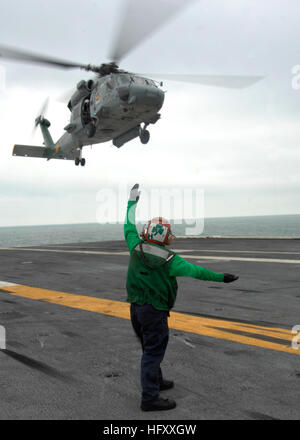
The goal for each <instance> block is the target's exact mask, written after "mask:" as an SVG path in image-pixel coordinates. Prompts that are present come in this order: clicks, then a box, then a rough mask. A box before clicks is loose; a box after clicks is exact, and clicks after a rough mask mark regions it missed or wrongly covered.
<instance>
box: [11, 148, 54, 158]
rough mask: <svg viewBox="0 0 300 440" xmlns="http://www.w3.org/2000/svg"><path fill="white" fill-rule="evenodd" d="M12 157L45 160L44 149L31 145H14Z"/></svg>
mask: <svg viewBox="0 0 300 440" xmlns="http://www.w3.org/2000/svg"><path fill="white" fill-rule="evenodd" d="M13 156H23V157H44V158H47V155H46V148H45V147H34V146H33V145H15V146H14V149H13Z"/></svg>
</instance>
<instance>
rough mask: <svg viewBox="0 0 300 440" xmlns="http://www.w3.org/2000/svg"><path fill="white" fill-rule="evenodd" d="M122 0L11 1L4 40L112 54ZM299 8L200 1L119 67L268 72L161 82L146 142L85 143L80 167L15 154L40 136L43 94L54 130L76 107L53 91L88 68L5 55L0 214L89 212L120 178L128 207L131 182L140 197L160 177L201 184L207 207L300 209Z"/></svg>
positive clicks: (54, 50)
mask: <svg viewBox="0 0 300 440" xmlns="http://www.w3.org/2000/svg"><path fill="white" fill-rule="evenodd" d="M166 1H167V2H169V4H171V5H172V0H164V2H166ZM176 1H180V0H176ZM137 2H138V3H139V4H140V2H141V0H137ZM161 2H162V0H157V1H154V0H152V1H151V7H152V8H157V10H158V11H159V7H160V4H161ZM123 4H124V1H123V0H114V1H113V2H112V1H111V0H101V1H100V0H93V1H92V0H86V1H85V2H82V1H79V0H72V1H69V0H59V1H58V0H52V1H51V2H42V1H41V0H22V2H20V1H19V0H10V1H8V0H4V1H2V2H1V3H0V44H5V45H9V46H15V47H19V48H22V49H26V50H30V51H33V52H37V53H42V54H45V55H50V56H56V57H59V58H64V59H68V60H71V61H76V62H80V63H89V62H91V63H93V64H98V63H101V62H105V61H108V53H109V50H110V47H111V42H112V41H113V38H114V34H115V31H116V27H117V23H118V20H119V19H118V17H119V12H120V10H121V9H122V5H123ZM137 12H138V11H137ZM146 12H147V13H145V16H148V15H147V14H149V11H146ZM153 13H156V14H157V11H156V12H155V11H154V10H153ZM299 16H300V3H299V1H298V0H289V1H288V2H286V1H284V0H238V1H236V0H202V1H201V0H199V1H197V0H195V1H194V2H193V3H192V5H190V7H189V8H187V9H185V10H184V11H182V12H181V13H180V14H178V15H176V17H174V19H173V20H172V21H170V22H168V23H167V24H166V25H165V26H164V27H163V28H161V29H160V30H159V31H158V32H157V33H155V34H154V35H153V36H152V37H150V38H149V39H147V40H146V41H145V42H143V44H141V45H139V46H138V47H136V48H135V49H134V50H133V51H132V52H130V53H129V54H128V56H126V57H125V58H124V60H122V64H121V67H122V68H124V69H129V70H131V71H136V72H160V73H191V74H197V73H201V74H236V75H239V74H241V75H262V76H264V79H263V80H261V81H260V82H258V83H256V84H254V85H253V86H251V87H249V88H246V89H243V90H231V89H221V88H218V87H208V86H201V85H195V84H183V83H175V82H171V81H164V87H163V88H164V90H167V93H166V98H165V103H164V106H163V108H162V110H161V114H162V118H161V120H160V121H158V122H157V124H156V125H153V126H150V127H149V129H150V132H151V139H150V142H149V144H148V145H142V144H141V143H140V141H139V140H134V141H131V142H130V143H128V144H126V145H124V146H123V147H122V148H120V149H117V148H115V147H113V146H112V143H111V142H108V143H105V144H99V145H95V146H93V148H92V149H91V148H90V147H86V148H84V150H83V153H84V154H83V155H84V157H85V158H86V161H87V164H86V166H85V167H75V165H74V163H73V162H72V161H68V162H65V161H55V160H52V161H44V160H42V159H29V158H14V157H12V156H11V153H12V148H13V145H14V144H16V143H20V144H33V145H42V136H41V133H40V132H39V131H37V132H36V134H35V135H34V137H32V134H31V132H32V128H33V123H34V119H35V117H36V116H37V115H38V112H39V108H40V107H41V105H42V103H43V101H44V100H45V98H46V97H47V96H50V98H51V100H50V106H49V110H48V114H47V118H48V119H49V120H50V121H51V124H52V125H51V133H52V136H53V138H54V139H55V140H57V139H58V138H59V137H60V136H61V134H62V133H63V128H64V127H65V126H66V125H67V123H68V121H69V117H70V113H69V110H68V109H67V108H66V105H65V104H63V103H60V102H57V101H56V98H57V97H59V96H60V95H61V94H62V93H63V92H64V91H66V90H69V89H70V88H72V87H75V86H76V84H77V82H78V81H79V80H80V79H82V78H89V75H88V74H86V73H83V72H81V71H76V70H75V71H69V72H66V71H63V70H60V69H53V68H48V67H40V66H30V65H27V64H21V63H20V64H17V63H14V62H6V61H4V60H3V59H1V58H0V68H2V74H0V78H1V77H3V71H5V77H6V80H5V87H2V88H1V87H0V130H1V131H0V133H1V137H0V148H1V161H0V212H1V216H0V226H9V225H27V224H52V223H77V222H95V221H96V219H97V212H98V213H99V191H101V190H104V189H115V190H116V191H117V190H118V188H120V187H121V190H120V194H119V198H118V206H119V209H121V210H122V209H123V210H124V209H125V206H126V197H125V195H126V191H125V193H123V192H122V191H123V190H124V188H126V187H128V189H129V188H130V186H132V185H133V184H134V183H136V182H139V183H140V186H141V190H142V191H144V194H145V195H146V194H149V192H150V190H151V189H153V188H159V189H163V188H166V189H168V190H172V189H174V188H177V189H181V190H183V189H184V188H190V189H191V188H194V189H195V190H196V189H201V190H203V191H204V214H205V216H206V217H226V216H247V215H272V214H300V172H299V169H300V87H299V89H297V87H296V88H295V87H294V88H293V87H292V81H293V80H294V85H296V86H297V85H298V83H299V86H300V77H299V81H298V77H297V76H296V74H295V72H297V67H295V66H297V65H300V53H299V41H300V30H299ZM292 69H294V73H292ZM299 73H300V68H299ZM97 194H98V200H97ZM142 203H143V198H141V205H142ZM161 209H162V210H163V207H162V208H161ZM144 214H145V212H144ZM151 214H154V215H155V214H161V215H164V212H159V213H154V212H153V213H152V212H151ZM141 215H143V210H142V206H141Z"/></svg>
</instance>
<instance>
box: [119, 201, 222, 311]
mask: <svg viewBox="0 0 300 440" xmlns="http://www.w3.org/2000/svg"><path fill="white" fill-rule="evenodd" d="M136 205H137V202H135V201H129V202H128V206H127V213H126V220H125V224H124V236H125V240H126V243H127V245H128V249H129V253H130V261H129V267H128V272H127V282H126V289H127V301H128V302H131V303H132V302H135V303H137V304H141V305H142V304H152V305H153V307H155V308H156V309H158V310H170V309H171V308H172V307H173V305H174V303H175V300H176V295H177V288H178V287H177V281H176V277H180V276H182V277H183V276H188V277H193V278H197V279H199V280H206V281H217V282H223V281H224V274H223V273H216V272H213V271H211V270H209V269H205V268H204V267H201V266H198V265H196V264H191V263H189V262H188V261H186V260H185V259H184V258H182V257H180V256H179V255H177V254H175V253H174V252H172V251H169V250H167V249H166V248H165V246H160V245H156V244H154V243H145V244H143V243H144V242H143V241H142V240H141V239H140V237H139V235H138V232H137V229H136V225H135V210H136ZM140 244H143V246H142V249H143V250H144V252H141V249H140Z"/></svg>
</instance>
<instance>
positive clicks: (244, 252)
mask: <svg viewBox="0 0 300 440" xmlns="http://www.w3.org/2000/svg"><path fill="white" fill-rule="evenodd" d="M172 249H173V250H174V251H176V252H177V253H179V254H180V255H181V256H182V257H184V258H186V259H187V260H188V261H189V262H191V263H194V264H199V265H201V266H203V267H206V268H208V269H211V270H213V271H215V272H228V273H233V274H236V275H239V277H240V278H239V280H238V281H236V282H234V283H230V284H224V283H216V282H208V281H199V280H196V279H193V278H178V284H179V289H178V295H177V300H176V303H175V307H174V309H172V311H171V312H170V318H169V327H170V339H169V345H168V348H167V351H166V355H165V358H164V361H163V363H162V371H163V374H164V377H165V378H166V379H171V380H174V381H175V387H174V388H173V389H171V390H168V391H163V392H162V393H161V396H162V397H170V398H173V399H175V400H176V402H177V407H176V408H175V409H174V410H170V411H165V412H151V413H145V412H142V411H141V410H140V396H141V386H140V359H141V347H140V345H139V342H138V340H137V338H136V337H135V334H134V332H133V329H132V327H131V322H130V316H129V304H128V303H127V302H126V290H125V283H126V272H127V266H128V261H129V254H128V249H127V247H126V243H125V241H109V242H108V241H107V242H95V243H76V244H75V243H74V244H60V245H51V246H50V245H47V246H42V245H41V246H35V247H26V248H25V247H23V248H22V247H18V248H16V247H15V248H8V247H7V248H0V304H1V308H0V326H2V327H1V329H2V336H3V331H4V332H5V334H6V338H5V347H4V346H2V347H1V348H2V349H1V350H0V359H1V371H2V374H1V397H2V398H1V403H0V419H2V420H4V419H36V420H37V419H98V420H99V419H100V420H103V419H110V420H112V419H115V420H125V419H127V420H140V419H143V420H161V421H162V422H163V420H205V419H264V420H272V419H299V418H300V409H299V397H300V392H299V387H300V364H299V361H300V357H299V355H300V337H298V335H299V334H300V315H299V305H300V289H299V274H300V239H295V238H294V239H293V238H290V239H267V238H266V239H264V238H178V239H177V240H176V241H175V243H174V245H173V246H172ZM295 326H299V327H298V329H297V327H295ZM293 330H294V333H293V332H292V331H293ZM1 343H2V345H3V344H4V342H3V339H2V342H1ZM298 346H299V347H298Z"/></svg>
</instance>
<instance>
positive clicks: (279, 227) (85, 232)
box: [0, 214, 300, 247]
mask: <svg viewBox="0 0 300 440" xmlns="http://www.w3.org/2000/svg"><path fill="white" fill-rule="evenodd" d="M172 223H173V227H172V231H173V232H174V234H175V235H177V236H186V235H187V234H186V227H187V226H189V227H191V225H190V224H189V225H186V224H176V223H174V222H172ZM137 228H138V231H141V229H142V224H138V225H137ZM190 235H197V234H195V233H192V234H190ZM200 235H201V236H205V237H211V236H219V237H223V236H231V237H240V236H247V237H251V236H252V237H298V238H300V214H298V215H274V216H257V217H256V216H255V217H254V216H252V217H226V218H207V219H205V220H204V231H203V233H202V234H200ZM123 239H124V237H123V225H121V224H98V223H86V224H69V225H41V226H16V227H0V247H7V246H40V245H55V244H67V243H87V242H96V241H107V240H123Z"/></svg>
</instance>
